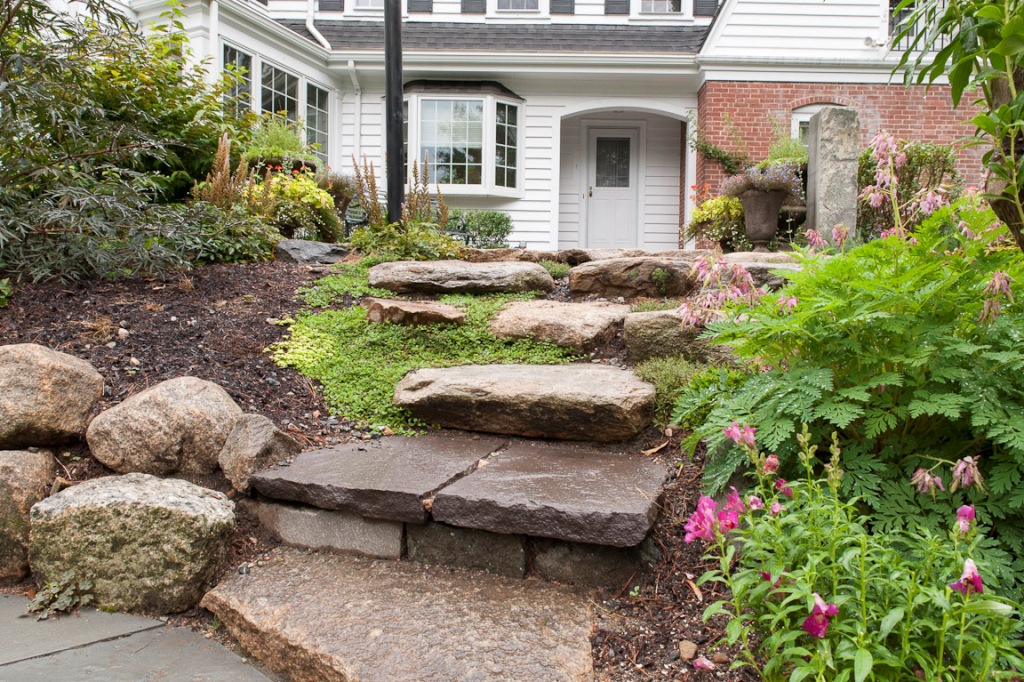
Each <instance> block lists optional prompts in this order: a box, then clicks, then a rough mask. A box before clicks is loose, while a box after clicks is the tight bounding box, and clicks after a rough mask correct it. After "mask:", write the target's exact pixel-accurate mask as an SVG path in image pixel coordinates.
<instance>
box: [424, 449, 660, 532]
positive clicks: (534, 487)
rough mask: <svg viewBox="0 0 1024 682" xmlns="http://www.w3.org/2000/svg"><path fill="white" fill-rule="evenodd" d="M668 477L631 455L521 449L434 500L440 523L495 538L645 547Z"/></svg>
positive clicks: (500, 457)
mask: <svg viewBox="0 0 1024 682" xmlns="http://www.w3.org/2000/svg"><path fill="white" fill-rule="evenodd" d="M665 474H666V470H665V467H663V466H662V465H661V464H658V463H657V462H652V461H650V460H648V459H643V458H641V457H636V456H630V455H627V454H612V453H608V452H606V451H604V450H597V449H592V448H581V447H577V446H573V445H570V444H564V443H513V444H512V445H511V446H510V447H509V448H508V449H507V450H505V451H503V452H501V453H499V454H497V455H495V456H494V457H493V458H492V459H491V460H489V461H488V462H487V464H486V466H483V467H481V468H480V469H479V470H477V471H476V472H474V473H473V474H472V475H470V476H466V477H465V478H463V479H461V480H459V481H456V482H455V483H453V484H451V485H449V486H447V487H445V488H444V489H442V490H441V491H440V492H439V493H438V494H437V495H436V496H435V497H434V505H433V515H434V520H435V521H439V522H441V523H447V524H449V525H453V526H460V527H463V528H477V529H480V530H488V531H491V532H493V533H508V534H515V533H522V534H524V535H530V536H537V537H545V538H552V539H555V540H568V541H571V542H583V543H591V544H596V545H610V546H613V547H633V546H635V545H638V544H640V543H641V542H643V539H644V538H645V537H646V536H647V533H648V531H650V529H651V526H652V525H653V524H654V521H655V519H656V518H657V516H658V500H659V498H660V497H661V494H662V485H663V484H664V481H665Z"/></svg>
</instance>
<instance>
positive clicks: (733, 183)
mask: <svg viewBox="0 0 1024 682" xmlns="http://www.w3.org/2000/svg"><path fill="white" fill-rule="evenodd" d="M752 189H753V190H759V191H762V192H773V191H780V190H781V191H783V192H789V193H790V194H791V195H793V196H794V197H797V198H799V199H801V200H802V199H803V194H804V190H803V183H802V182H801V181H800V175H799V173H798V172H797V168H796V166H792V165H789V164H767V165H764V166H750V167H749V168H744V169H743V172H741V173H739V174H737V175H734V176H732V177H731V178H726V179H725V180H724V181H723V182H722V186H721V187H720V188H719V191H721V193H722V194H724V195H725V196H728V197H738V196H739V195H741V194H743V193H744V192H747V191H749V190H752Z"/></svg>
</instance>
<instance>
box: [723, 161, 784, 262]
mask: <svg viewBox="0 0 1024 682" xmlns="http://www.w3.org/2000/svg"><path fill="white" fill-rule="evenodd" d="M721 192H722V194H724V195H726V196H730V197H736V198H737V199H739V200H740V203H741V204H743V218H744V222H745V227H746V231H747V238H748V239H750V241H751V243H753V245H754V251H767V250H768V243H769V242H771V240H772V238H773V237H774V236H775V231H776V230H777V229H778V227H779V209H781V208H782V205H783V204H784V203H785V201H786V198H787V197H788V196H790V195H793V196H794V197H797V198H798V199H800V200H802V198H803V185H802V183H801V181H800V176H799V173H798V171H797V167H796V166H794V165H792V164H758V165H757V166H751V167H749V168H745V169H744V170H743V172H741V173H739V174H737V175H734V176H732V177H731V178H727V179H726V180H725V181H724V182H723V183H722V187H721Z"/></svg>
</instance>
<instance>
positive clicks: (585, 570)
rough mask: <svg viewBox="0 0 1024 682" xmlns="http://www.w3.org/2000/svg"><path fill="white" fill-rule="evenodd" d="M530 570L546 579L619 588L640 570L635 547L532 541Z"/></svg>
mask: <svg viewBox="0 0 1024 682" xmlns="http://www.w3.org/2000/svg"><path fill="white" fill-rule="evenodd" d="M533 570H535V571H536V572H537V574H538V575H540V576H542V577H543V578H546V579H547V580H556V581H558V582H563V583H572V584H573V585H586V586H588V587H614V588H620V589H621V588H622V587H623V586H624V585H625V584H626V581H627V580H629V579H630V577H632V576H633V575H634V574H635V573H636V572H637V571H639V570H640V550H639V549H638V548H636V547H626V548H623V547H606V546H603V545H590V544H584V543H579V542H562V541H559V540H536V541H535V542H534V554H533Z"/></svg>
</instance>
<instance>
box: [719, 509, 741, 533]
mask: <svg viewBox="0 0 1024 682" xmlns="http://www.w3.org/2000/svg"><path fill="white" fill-rule="evenodd" d="M738 525H740V515H739V514H738V513H737V512H734V511H720V512H718V530H719V531H721V532H723V533H728V532H729V531H731V530H732V529H734V528H735V527H736V526H738Z"/></svg>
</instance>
